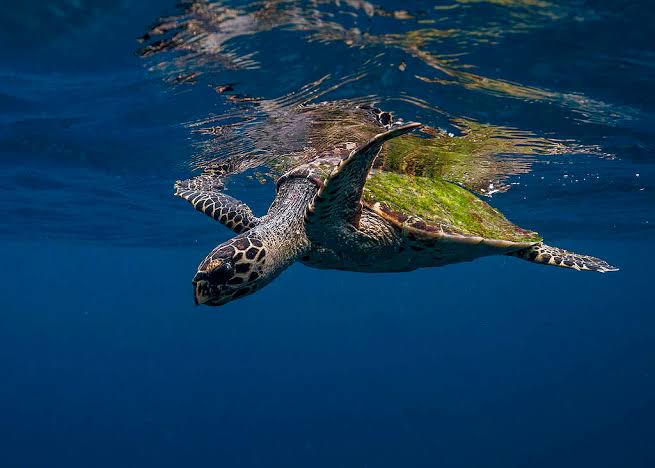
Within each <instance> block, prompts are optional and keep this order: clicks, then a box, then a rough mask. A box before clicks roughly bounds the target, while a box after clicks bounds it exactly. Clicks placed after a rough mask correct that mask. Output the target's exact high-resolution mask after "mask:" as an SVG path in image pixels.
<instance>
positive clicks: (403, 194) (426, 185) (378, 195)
mask: <svg viewBox="0 0 655 468" xmlns="http://www.w3.org/2000/svg"><path fill="white" fill-rule="evenodd" d="M363 199H364V202H365V203H366V204H367V205H368V206H373V205H375V204H376V203H380V205H382V206H384V207H385V209H386V211H388V212H393V213H398V214H400V215H403V216H412V217H416V218H420V220H422V221H424V222H425V223H426V224H427V225H428V226H435V227H438V228H439V229H440V230H443V231H444V232H447V233H449V234H459V235H463V236H471V237H482V238H485V239H499V240H506V241H511V242H540V241H541V240H542V238H541V236H539V234H537V233H536V232H532V231H527V230H525V229H522V228H520V227H518V226H516V225H515V224H513V223H512V222H510V221H509V220H508V219H507V218H505V216H503V214H502V213H501V212H500V211H498V210H496V209H495V208H493V207H492V206H490V205H489V204H487V203H485V202H484V201H482V200H480V199H479V198H478V197H476V196H475V195H474V194H472V193H471V192H469V191H468V190H466V189H464V188H462V187H460V186H458V185H455V184H453V183H451V182H447V181H444V180H441V179H433V178H428V177H417V176H411V175H405V174H395V173H391V172H384V171H379V172H376V173H375V174H373V175H372V176H371V177H370V178H369V179H368V180H367V181H366V185H365V186H364V194H363Z"/></svg>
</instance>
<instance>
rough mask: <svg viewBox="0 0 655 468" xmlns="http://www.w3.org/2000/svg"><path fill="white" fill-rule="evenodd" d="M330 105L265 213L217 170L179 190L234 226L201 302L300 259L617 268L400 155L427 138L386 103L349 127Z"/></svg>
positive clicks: (397, 266)
mask: <svg viewBox="0 0 655 468" xmlns="http://www.w3.org/2000/svg"><path fill="white" fill-rule="evenodd" d="M315 109H321V107H320V106H318V107H316V108H315ZM326 109H328V110H335V108H328V107H324V108H323V110H322V111H321V113H322V114H321V115H322V116H323V117H322V118H321V119H318V120H315V121H313V122H312V123H311V125H308V126H307V130H306V131H307V135H306V136H307V142H308V144H307V146H305V148H304V149H303V150H302V151H300V152H299V153H295V154H290V155H287V156H286V157H282V158H279V160H280V161H283V163H281V165H280V167H279V168H278V169H285V170H286V172H285V173H284V174H283V175H281V176H280V177H279V178H278V180H277V182H276V187H277V196H276V197H275V200H274V201H273V203H272V205H271V206H270V208H269V210H268V213H267V214H266V215H264V216H262V217H256V216H255V215H254V214H253V213H252V211H251V210H250V208H249V207H248V206H247V205H245V204H244V203H242V202H240V201H238V200H236V199H234V198H233V197H231V196H229V195H227V194H226V193H223V191H222V187H223V178H222V176H219V175H217V172H218V171H214V172H212V171H209V172H207V173H205V174H203V175H200V176H198V177H196V178H193V179H189V180H186V181H178V182H177V183H176V195H178V196H180V197H182V198H184V199H186V200H187V201H189V202H190V203H191V204H192V205H193V206H194V207H195V208H196V209H197V210H199V211H202V212H204V213H205V214H207V215H209V216H211V217H212V218H214V219H215V220H217V221H219V222H221V223H222V224H224V225H225V226H227V227H228V228H230V229H232V230H233V231H235V232H236V233H237V234H238V235H237V236H236V237H234V238H232V239H230V240H228V241H226V242H224V243H222V244H220V245H219V246H217V247H216V248H215V249H214V250H213V251H212V252H211V253H210V254H209V255H208V256H207V257H206V258H205V259H204V260H203V261H202V263H201V264H200V265H199V267H198V271H197V273H196V275H195V277H194V278H193V286H194V294H195V301H196V303H197V304H207V305H222V304H226V303H228V302H230V301H232V300H234V299H237V298H239V297H243V296H246V295H248V294H251V293H253V292H255V291H257V290H258V289H260V288H262V287H263V286H265V285H266V284H268V283H270V282H271V281H272V280H273V279H275V278H276V277H277V276H278V275H279V274H280V273H281V272H282V271H284V270H285V269H286V268H287V267H288V266H290V265H291V264H292V263H294V262H295V261H300V262H301V263H303V264H305V265H307V266H311V267H315V268H323V269H337V270H348V271H360V272H403V271H411V270H415V269H417V268H423V267H436V266H443V265H447V264H450V263H456V262H463V261H470V260H473V259H475V258H478V257H483V256H488V255H511V256H515V257H519V258H522V259H525V260H528V261H531V262H534V263H542V264H548V265H555V266H561V267H566V268H572V269H576V270H591V271H598V272H608V271H616V270H617V269H616V268H614V267H612V266H610V265H609V264H608V263H607V262H605V261H603V260H600V259H598V258H595V257H589V256H584V255H579V254H575V253H572V252H568V251H566V250H563V249H559V248H556V247H550V246H547V245H545V244H544V243H543V242H542V238H541V237H540V236H539V235H538V234H537V233H536V232H532V231H529V230H525V229H521V228H519V227H517V226H516V225H514V224H513V223H511V222H510V221H508V220H507V218H505V216H503V214H502V213H500V212H499V211H498V210H496V209H494V208H492V207H491V206H490V205H488V204H487V203H485V202H484V201H482V200H481V199H480V198H478V197H477V196H476V195H475V194H474V193H473V192H472V191H471V190H468V189H467V188H465V187H466V184H464V183H453V182H451V181H449V180H446V179H444V178H442V177H441V176H440V174H439V173H438V171H437V172H436V173H435V171H433V170H427V169H425V164H424V163H422V164H417V163H416V161H414V160H410V161H409V162H407V161H404V162H403V161H402V156H403V154H405V153H406V152H407V150H408V146H407V145H408V142H411V141H419V140H423V139H421V138H418V137H416V136H413V135H408V134H409V132H412V131H413V130H415V129H418V128H420V127H421V124H419V123H403V122H402V121H400V122H393V121H392V118H391V115H390V114H388V113H386V112H382V111H380V110H378V109H377V108H375V107H372V106H360V107H357V109H356V112H355V114H356V115H357V116H359V117H358V118H359V120H357V119H354V120H353V119H350V120H347V121H348V122H351V123H352V125H349V124H346V123H343V122H341V121H340V120H339V115H338V113H337V115H336V116H335V118H325V110H326ZM312 112H315V111H312ZM351 114H352V113H351ZM353 115H354V114H353ZM351 117H352V115H351ZM353 122H354V123H353ZM408 138H409V139H408ZM412 138H413V139H415V140H412ZM319 140H320V143H316V142H317V141H319ZM387 141H388V142H389V143H388V144H387V145H384V143H385V142H387ZM312 142H314V143H312ZM326 142H327V143H326ZM394 143H395V144H394ZM383 145H384V146H385V151H383V152H381V149H382V148H383ZM394 148H395V150H394ZM392 150H394V151H392ZM399 152H402V153H399ZM412 161H413V162H412ZM416 166H420V168H419V169H418V170H417V169H416ZM223 169H224V168H223ZM455 178H456V179H457V178H458V177H455ZM460 179H461V180H459V181H458V182H461V181H462V180H464V178H463V177H460Z"/></svg>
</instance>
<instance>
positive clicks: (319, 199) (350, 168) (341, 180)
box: [305, 123, 421, 237]
mask: <svg viewBox="0 0 655 468" xmlns="http://www.w3.org/2000/svg"><path fill="white" fill-rule="evenodd" d="M420 126H421V124H419V123H408V124H405V125H402V126H398V127H394V128H392V129H391V130H388V131H386V132H384V133H380V134H378V135H376V136H374V137H373V138H371V139H370V140H369V141H368V143H366V144H365V145H363V146H360V147H359V148H356V149H355V150H353V151H352V152H351V153H350V155H349V156H348V157H347V158H346V159H344V160H343V161H341V162H340V163H339V164H338V165H337V167H335V168H334V170H333V171H332V173H331V174H330V175H329V176H328V177H327V179H326V180H325V182H324V184H323V186H322V187H321V188H320V189H319V190H318V192H317V193H316V195H315V196H314V199H313V200H312V202H311V203H310V204H309V206H308V207H307V212H306V214H305V223H306V227H307V234H308V235H309V236H310V237H314V236H316V237H324V236H325V235H328V236H329V235H330V234H329V232H328V231H329V230H330V229H329V228H330V227H334V228H337V229H340V228H341V227H342V226H344V225H346V224H350V225H352V226H354V227H355V228H357V227H358V224H359V216H360V215H361V210H362V203H361V198H362V192H363V190H364V184H365V183H366V179H367V177H368V173H369V171H370V170H371V167H372V165H373V162H374V161H375V158H376V156H377V155H378V153H379V152H380V148H382V145H383V144H384V142H385V141H387V140H390V139H391V138H395V137H398V136H401V135H404V134H406V133H408V132H411V131H412V130H414V129H415V128H418V127H420Z"/></svg>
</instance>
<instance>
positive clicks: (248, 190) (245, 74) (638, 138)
mask: <svg viewBox="0 0 655 468" xmlns="http://www.w3.org/2000/svg"><path fill="white" fill-rule="evenodd" d="M0 6H1V8H2V13H1V14H0V58H1V60H0V155H1V156H0V219H1V220H2V221H1V223H0V226H1V229H0V241H1V242H0V258H1V259H2V260H1V262H0V265H1V266H2V268H1V270H0V272H1V273H0V275H2V276H1V285H2V286H1V287H0V291H2V292H1V293H0V373H1V375H2V385H0V466H2V467H8V468H9V467H21V468H22V467H68V468H70V467H90V466H92V467H117V466H120V467H145V466H152V467H166V466H170V467H179V466H194V467H196V466H221V467H262V466H263V467H277V466H279V467H285V468H289V467H368V468H373V467H399V466H402V467H434V466H444V467H503V468H508V467H526V466H530V467H555V466H557V467H587V466H589V467H596V468H597V467H652V466H655V429H654V427H653V420H654V419H655V314H654V313H653V310H655V307H653V292H654V290H653V265H654V262H655V254H654V253H653V241H654V240H655V230H654V224H655V203H654V202H655V198H654V196H653V190H654V189H655V165H654V162H655V160H654V159H653V152H654V150H655V129H654V128H655V98H654V96H655V42H653V40H652V39H653V38H652V32H653V30H655V8H654V7H653V4H652V2H649V1H633V2H625V1H611V0H610V1H607V0H604V1H600V0H595V1H591V0H589V1H583V0H574V1H569V2H550V1H547V0H543V1H542V0H444V1H438V2H434V1H420V0H408V1H405V2H394V1H380V2H377V3H369V2H367V1H364V0H342V1H338V0H313V1H295V0H287V1H264V2H238V1H225V2H204V1H193V2H192V1H188V0H187V1H181V2H179V3H177V4H176V3H175V1H174V0H147V1H145V0H144V1H139V2H129V1H126V0H115V1H109V0H106V1H104V0H48V1H46V0H43V1H41V0H39V1H37V0H26V1H23V2H6V1H5V2H1V5H0ZM335 99H341V100H344V101H345V102H348V101H351V102H353V103H360V102H371V103H377V105H379V106H380V107H381V108H383V109H385V110H389V111H393V112H394V114H395V115H397V116H400V117H402V118H404V119H405V120H418V121H421V122H423V123H426V124H428V125H431V126H433V127H435V128H439V129H442V130H443V131H444V132H447V133H451V134H452V138H453V139H455V140H456V141H461V140H458V139H466V138H468V139H469V140H470V141H469V143H470V144H471V145H473V146H474V147H476V148H478V149H480V148H481V149H480V150H479V151H478V153H476V158H469V160H466V161H465V163H463V166H464V170H465V171H466V173H467V174H469V175H471V174H473V175H476V174H478V173H482V174H483V175H485V176H487V175H489V177H490V178H491V179H493V180H494V183H493V184H489V186H488V187H486V191H487V194H488V195H491V198H489V199H488V201H489V202H490V203H491V204H492V205H494V206H496V207H498V208H499V209H501V210H502V211H503V212H504V213H505V214H506V215H507V216H508V218H509V219H511V220H513V221H514V222H516V223H517V224H519V225H521V226H523V227H527V228H531V229H535V230H537V231H539V232H540V233H541V234H542V235H543V236H544V237H545V239H546V241H547V242H548V243H549V244H552V245H557V246H560V247H563V248H567V249H571V250H575V251H579V252H581V253H585V254H590V255H594V256H598V257H601V258H603V259H606V260H607V261H608V262H610V263H611V264H613V265H616V266H618V267H620V268H621V271H620V272H618V273H612V274H605V275H600V274H592V273H587V272H575V271H568V270H563V269H558V268H549V267H542V266H538V265H533V264H530V263H527V262H522V261H519V260H517V259H514V258H509V257H490V258H484V259H480V260H477V261H475V262H473V263H462V264H456V265H451V266H447V267H444V268H439V269H425V270H419V271H415V272H411V273H403V274H359V273H346V272H337V271H320V270H314V269H309V268H306V267H304V266H302V265H299V264H297V265H294V266H292V267H291V268H290V269H289V270H288V271H286V272H285V273H284V274H283V275H282V276H281V277H280V278H279V279H278V280H276V281H275V282H274V283H272V284H271V285H270V286H268V287H267V288H265V289H263V290H262V291H261V292H258V293H257V294H255V295H253V296H249V297H246V298H244V299H241V300H239V301H236V302H233V303H231V304H229V305H227V306H225V307H221V308H208V307H196V306H194V303H193V294H192V287H191V278H192V277H193V274H194V273H195V269H196V266H197V264H198V263H199V262H200V261H201V260H202V259H203V258H204V256H205V255H206V254H207V253H208V252H209V251H210V250H211V249H212V248H213V247H214V246H215V245H217V244H218V243H220V242H222V241H224V240H226V239H228V238H229V237H231V233H230V232H229V231H228V230H227V229H225V228H223V227H222V226H221V225H219V224H218V223H216V222H214V221H212V220H211V219H209V218H208V217H206V216H203V215H202V214H200V213H198V212H196V211H194V210H193V209H192V208H191V207H190V206H189V205H188V204H187V203H185V202H184V201H182V200H180V199H177V198H175V197H174V196H173V194H172V193H173V183H174V181H175V180H176V179H183V178H188V177H190V176H192V175H194V174H197V173H198V170H199V169H201V168H202V167H204V165H205V164H207V162H208V161H211V160H213V159H221V158H223V157H227V156H230V157H237V158H239V159H240V160H243V161H245V162H248V161H250V160H252V161H255V163H253V164H252V166H253V169H252V170H251V171H249V172H246V174H244V175H243V176H239V177H237V178H236V179H235V180H234V181H233V182H232V183H231V184H230V187H229V188H230V194H232V195H233V196H235V197H237V198H239V199H243V200H244V201H246V202H248V203H249V204H250V205H251V206H252V207H253V210H254V211H255V213H262V212H264V211H265V210H266V208H267V207H268V204H269V203H270V201H271V200H272V198H273V196H274V184H273V183H271V182H270V180H268V181H267V180H266V177H265V176H263V175H262V174H261V173H260V172H258V170H257V168H256V166H257V164H259V162H261V161H260V160H258V159H257V158H258V157H261V156H262V155H264V157H266V155H269V154H270V153H271V151H272V149H274V148H275V146H276V145H277V144H278V143H279V141H278V140H285V142H288V138H289V137H288V136H287V135H279V134H277V133H275V132H273V133H274V134H272V135H268V134H266V133H265V132H266V129H267V128H268V127H267V126H266V125H267V121H269V120H270V119H271V116H273V117H274V116H275V115H276V113H280V112H283V111H284V110H285V109H288V108H289V106H291V105H294V104H298V103H304V102H307V103H310V102H319V101H321V100H335ZM290 135H291V137H292V135H293V134H292V133H291V134H290ZM471 142H472V143H471ZM267 145H269V146H267ZM475 145H478V146H475ZM460 156H461V155H460ZM249 158H251V159H249ZM476 171H477V172H476ZM485 180H487V179H485ZM263 182H266V183H263Z"/></svg>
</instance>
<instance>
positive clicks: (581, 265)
mask: <svg viewBox="0 0 655 468" xmlns="http://www.w3.org/2000/svg"><path fill="white" fill-rule="evenodd" d="M508 255H511V256H513V257H519V258H522V259H524V260H528V261H529V262H534V263H542V264H544V265H554V266H559V267H564V268H572V269H574V270H589V271H597V272H599V273H606V272H608V271H619V269H618V268H616V267H613V266H612V265H610V264H609V263H607V262H606V261H605V260H601V259H600V258H596V257H589V256H587V255H579V254H577V253H573V252H569V251H567V250H564V249H560V248H558V247H551V246H549V245H546V244H543V243H541V242H540V243H538V244H535V245H533V246H531V247H528V248H526V249H521V250H518V251H516V252H512V253H509V254H508Z"/></svg>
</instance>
